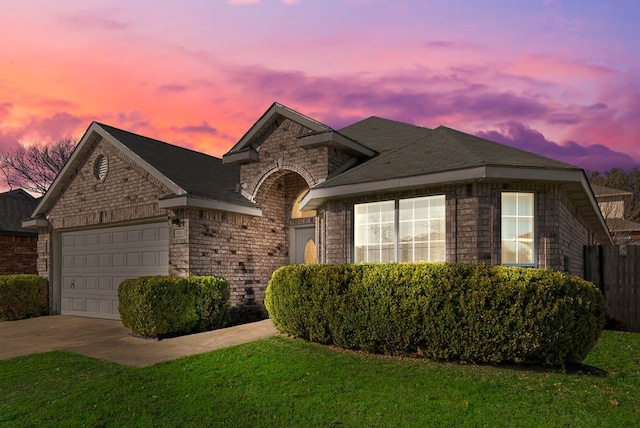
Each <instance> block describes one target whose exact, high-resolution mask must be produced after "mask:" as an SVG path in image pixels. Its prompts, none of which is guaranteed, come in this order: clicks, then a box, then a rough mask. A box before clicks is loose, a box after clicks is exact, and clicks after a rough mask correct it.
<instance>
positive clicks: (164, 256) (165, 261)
mask: <svg viewBox="0 0 640 428" xmlns="http://www.w3.org/2000/svg"><path fill="white" fill-rule="evenodd" d="M158 259H159V260H158V262H159V263H160V265H161V266H169V251H158Z"/></svg>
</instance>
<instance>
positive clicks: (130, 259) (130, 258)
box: [127, 253, 140, 267]
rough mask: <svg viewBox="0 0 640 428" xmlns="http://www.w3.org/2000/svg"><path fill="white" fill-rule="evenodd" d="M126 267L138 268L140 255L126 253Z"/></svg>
mask: <svg viewBox="0 0 640 428" xmlns="http://www.w3.org/2000/svg"><path fill="white" fill-rule="evenodd" d="M127 266H128V267H139V266H140V253H127Z"/></svg>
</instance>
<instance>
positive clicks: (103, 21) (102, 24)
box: [63, 11, 129, 30]
mask: <svg viewBox="0 0 640 428" xmlns="http://www.w3.org/2000/svg"><path fill="white" fill-rule="evenodd" d="M111 15H113V11H109V13H105V11H102V12H93V11H92V12H89V11H83V12H76V13H73V14H69V15H66V16H64V18H63V20H64V21H65V24H71V25H73V26H75V27H81V28H83V29H89V30H92V29H105V30H124V29H127V28H128V27H129V24H128V23H126V22H123V21H119V20H117V19H115V18H112V17H111Z"/></svg>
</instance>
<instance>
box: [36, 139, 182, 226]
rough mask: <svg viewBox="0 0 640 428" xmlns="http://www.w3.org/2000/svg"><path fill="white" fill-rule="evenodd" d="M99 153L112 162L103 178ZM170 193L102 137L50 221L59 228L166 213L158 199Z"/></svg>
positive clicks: (51, 212)
mask: <svg viewBox="0 0 640 428" xmlns="http://www.w3.org/2000/svg"><path fill="white" fill-rule="evenodd" d="M99 155H104V156H106V157H107V159H108V161H109V164H108V168H109V169H108V173H107V176H106V178H105V179H104V180H103V181H99V180H97V179H96V178H95V176H94V164H95V161H96V158H97V157H98V156H99ZM171 194H172V192H171V191H170V190H169V189H167V188H166V187H165V186H164V185H163V184H162V183H160V182H159V181H158V180H156V179H155V178H154V177H153V176H151V175H150V174H149V173H147V172H146V171H145V170H143V169H142V168H140V167H139V166H138V165H137V164H135V163H133V162H132V161H130V160H129V158H127V157H126V156H124V155H123V154H121V153H120V152H119V151H118V150H117V149H116V148H115V147H113V146H112V145H111V144H109V143H107V142H106V141H104V140H101V141H99V142H98V143H97V144H96V147H95V148H94V149H93V150H92V151H91V152H90V153H89V155H88V156H87V159H86V160H85V162H84V163H83V166H82V167H81V168H80V170H79V171H78V173H77V174H76V176H75V177H73V178H72V179H71V180H70V181H69V184H68V185H67V188H66V189H64V193H63V194H62V196H61V197H60V198H59V199H58V200H57V201H56V202H55V204H54V206H53V207H52V208H51V210H50V211H49V222H50V223H51V225H52V227H53V228H54V229H56V230H58V229H66V228H72V227H86V226H96V225H102V224H104V225H106V224H109V223H117V222H124V221H131V220H137V219H141V218H152V217H160V216H166V215H167V212H166V210H163V209H159V208H158V199H159V198H162V197H164V196H168V195H171Z"/></svg>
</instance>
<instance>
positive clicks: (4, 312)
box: [0, 275, 49, 321]
mask: <svg viewBox="0 0 640 428" xmlns="http://www.w3.org/2000/svg"><path fill="white" fill-rule="evenodd" d="M48 313H49V293H48V287H47V280H46V279H45V278H43V277H41V276H38V275H0V321H11V320H19V319H23V318H31V317H38V316H40V315H46V314H48Z"/></svg>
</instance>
